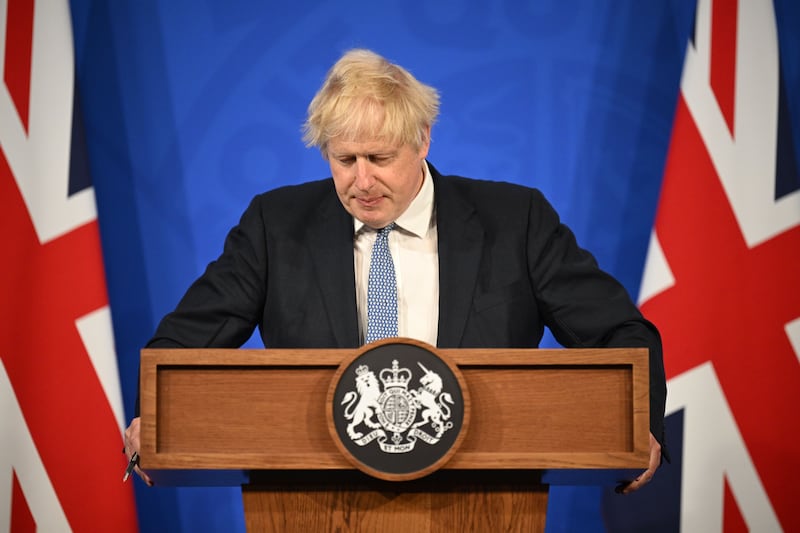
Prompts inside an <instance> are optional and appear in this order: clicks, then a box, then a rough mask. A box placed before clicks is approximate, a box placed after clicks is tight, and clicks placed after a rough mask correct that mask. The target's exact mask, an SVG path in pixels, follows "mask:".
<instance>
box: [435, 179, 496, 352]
mask: <svg viewBox="0 0 800 533" xmlns="http://www.w3.org/2000/svg"><path fill="white" fill-rule="evenodd" d="M431 174H432V175H433V178H434V179H433V183H434V187H435V195H436V197H435V198H436V200H435V202H436V226H437V231H438V235H439V334H438V340H437V343H436V344H437V345H438V346H440V347H459V346H460V344H461V339H462V337H463V335H464V328H465V327H466V324H467V318H468V317H469V312H470V307H471V306H472V300H473V293H474V291H475V284H476V282H477V279H478V269H479V267H480V262H481V253H482V252H481V251H482V250H483V237H484V230H483V227H482V226H481V224H480V221H479V220H478V218H477V216H475V215H476V214H475V208H474V207H473V206H472V205H471V204H470V203H468V202H467V201H466V199H465V198H464V197H463V196H462V195H461V194H460V193H459V192H458V190H457V189H456V188H455V187H454V186H453V184H452V183H451V182H450V181H448V179H447V178H444V177H442V176H441V175H440V174H439V173H438V172H437V171H436V170H435V169H434V168H433V166H432V165H431Z"/></svg>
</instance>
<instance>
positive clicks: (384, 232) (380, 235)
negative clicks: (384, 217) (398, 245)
mask: <svg viewBox="0 0 800 533" xmlns="http://www.w3.org/2000/svg"><path fill="white" fill-rule="evenodd" d="M396 227H397V223H396V222H392V223H391V224H389V225H388V226H384V227H382V228H381V229H379V230H378V236H377V238H378V239H381V238H383V239H385V238H387V237H388V236H389V232H391V231H392V230H393V229H394V228H396Z"/></svg>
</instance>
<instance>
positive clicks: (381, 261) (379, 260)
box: [364, 222, 397, 344]
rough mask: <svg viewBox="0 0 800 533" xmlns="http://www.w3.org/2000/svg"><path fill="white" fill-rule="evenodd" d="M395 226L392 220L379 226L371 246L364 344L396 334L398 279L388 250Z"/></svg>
mask: <svg viewBox="0 0 800 533" xmlns="http://www.w3.org/2000/svg"><path fill="white" fill-rule="evenodd" d="M396 226H397V224H395V223H394V222H392V223H391V224H389V225H388V226H386V227H385V228H382V229H380V230H378V235H377V237H375V244H374V245H373V246H372V262H371V263H370V265H369V281H368V282H367V336H366V339H365V341H364V342H365V343H366V344H369V343H370V342H374V341H377V340H379V339H385V338H386V337H397V281H396V280H395V277H394V263H393V262H392V254H390V253H389V232H391V231H392V230H393V229H394V228H395V227H396Z"/></svg>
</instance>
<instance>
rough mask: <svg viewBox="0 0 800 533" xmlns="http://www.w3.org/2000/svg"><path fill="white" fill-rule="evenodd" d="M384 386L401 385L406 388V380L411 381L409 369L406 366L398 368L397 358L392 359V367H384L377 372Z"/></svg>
mask: <svg viewBox="0 0 800 533" xmlns="http://www.w3.org/2000/svg"><path fill="white" fill-rule="evenodd" d="M378 376H379V377H380V379H381V381H382V382H383V385H384V387H385V388H387V389H388V388H391V387H402V388H404V389H407V388H408V382H409V381H411V378H412V374H411V370H409V369H407V368H400V367H399V365H398V363H397V359H395V360H394V361H392V369H391V370H389V369H388V368H384V369H383V370H381V371H380V373H379V374H378Z"/></svg>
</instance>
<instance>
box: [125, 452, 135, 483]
mask: <svg viewBox="0 0 800 533" xmlns="http://www.w3.org/2000/svg"><path fill="white" fill-rule="evenodd" d="M138 464H139V453H138V452H133V455H131V460H130V461H128V467H127V468H126V469H125V475H124V476H122V482H123V483H125V482H126V481H128V478H129V477H130V476H131V472H133V469H134V468H136V465H138Z"/></svg>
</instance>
